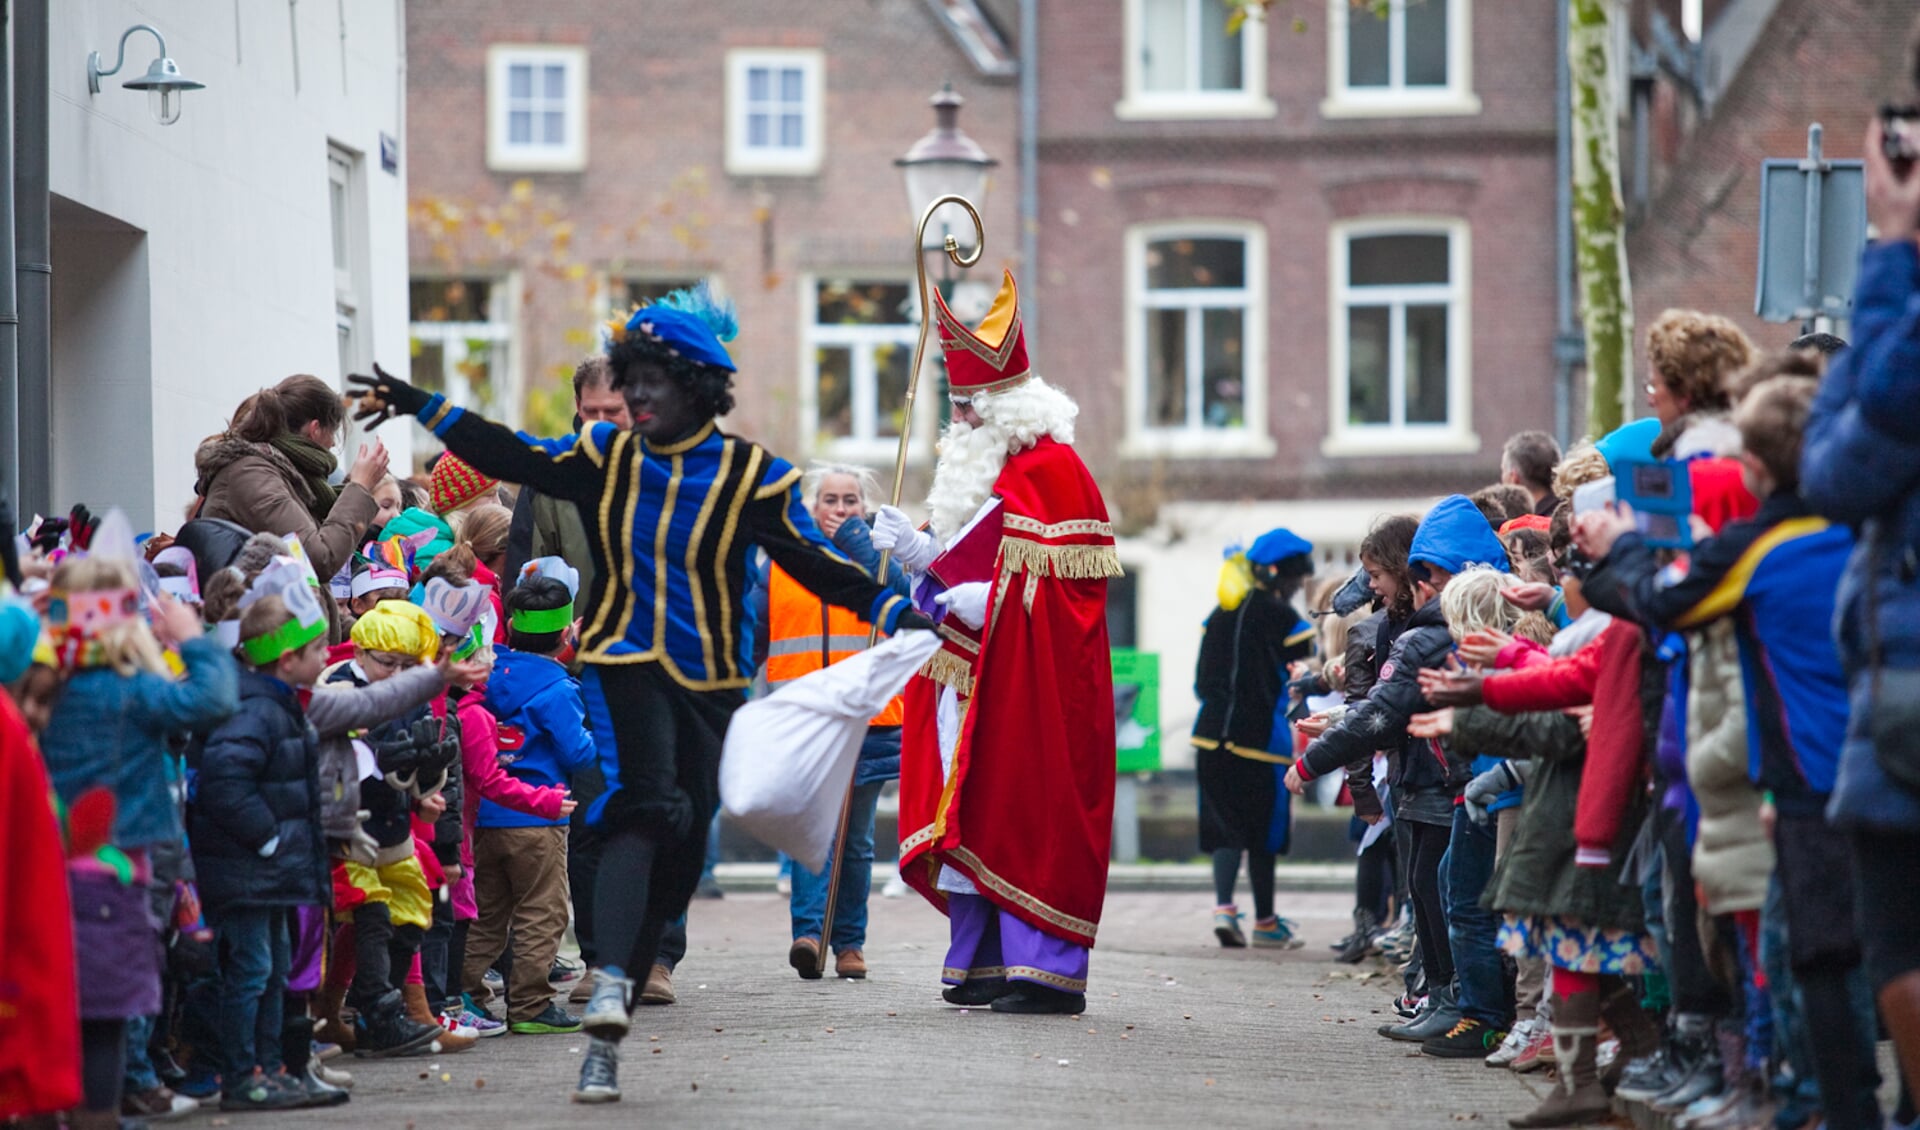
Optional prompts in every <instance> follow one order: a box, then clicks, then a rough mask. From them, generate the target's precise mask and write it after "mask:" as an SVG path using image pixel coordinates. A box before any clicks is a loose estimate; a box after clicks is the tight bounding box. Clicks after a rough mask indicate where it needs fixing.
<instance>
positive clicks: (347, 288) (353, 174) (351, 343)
mask: <svg viewBox="0 0 1920 1130" xmlns="http://www.w3.org/2000/svg"><path fill="white" fill-rule="evenodd" d="M358 172H359V161H358V159H357V158H355V156H354V155H353V154H352V153H349V152H347V151H346V150H344V149H341V148H340V147H339V146H333V145H330V146H328V147H327V214H328V220H329V223H330V225H331V228H332V236H333V240H332V242H333V321H334V337H335V343H336V347H337V350H338V353H339V361H340V378H341V380H342V381H343V382H344V381H345V379H346V376H347V374H348V373H351V372H355V371H358V370H360V369H361V368H362V366H363V365H364V362H363V361H362V360H361V357H360V342H361V336H362V334H361V322H360V313H361V301H362V297H363V295H364V294H365V292H366V284H365V282H364V280H363V272H364V271H365V270H366V255H365V248H366V239H365V236H364V234H363V233H364V231H365V228H364V227H363V226H362V223H361V212H360V202H359V199H358V187H359V186H358V178H357V174H358Z"/></svg>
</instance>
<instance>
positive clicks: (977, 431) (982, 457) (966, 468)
mask: <svg viewBox="0 0 1920 1130" xmlns="http://www.w3.org/2000/svg"><path fill="white" fill-rule="evenodd" d="M1007 449H1008V436H1007V433H1006V432H1005V431H1003V430H1001V429H999V428H996V427H994V426H993V425H992V424H985V425H982V426H981V427H978V428H976V427H972V426H970V425H968V424H965V423H962V422H960V421H958V420H955V421H954V422H953V423H951V424H949V425H948V426H947V430H946V432H945V434H943V435H942V436H941V437H940V446H939V447H938V448H937V449H936V450H937V452H938V454H939V457H940V458H939V462H938V463H936V464H935V465H934V468H933V489H932V490H931V491H929V492H928V493H927V510H928V512H929V514H930V516H931V520H932V524H933V536H934V537H936V538H938V539H939V540H940V544H941V545H943V546H944V545H946V544H947V542H948V540H949V539H950V538H952V537H953V535H954V534H957V533H959V532H960V530H961V529H963V528H964V527H965V526H966V524H967V523H968V522H969V521H971V520H972V519H973V516H974V515H975V514H977V513H979V511H980V507H981V506H982V505H983V504H985V502H986V501H987V499H988V497H990V496H991V495H992V494H993V484H994V480H996V479H998V478H999V477H1000V469H1001V468H1002V467H1005V466H1006V465H1007V454H1008V450H1007Z"/></svg>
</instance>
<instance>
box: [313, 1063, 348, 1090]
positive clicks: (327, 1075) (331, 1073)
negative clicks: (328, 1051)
mask: <svg viewBox="0 0 1920 1130" xmlns="http://www.w3.org/2000/svg"><path fill="white" fill-rule="evenodd" d="M307 1069H308V1070H309V1071H312V1072H313V1077H314V1078H316V1079H318V1080H320V1081H321V1082H322V1083H325V1084H326V1085H327V1086H329V1087H338V1088H340V1089H341V1090H343V1091H351V1090H353V1074H352V1073H351V1072H348V1071H343V1070H341V1069H340V1068H338V1067H334V1066H333V1065H331V1064H329V1063H327V1062H325V1061H324V1060H320V1059H317V1058H316V1059H314V1060H313V1061H312V1062H310V1063H309V1064H308V1065H307Z"/></svg>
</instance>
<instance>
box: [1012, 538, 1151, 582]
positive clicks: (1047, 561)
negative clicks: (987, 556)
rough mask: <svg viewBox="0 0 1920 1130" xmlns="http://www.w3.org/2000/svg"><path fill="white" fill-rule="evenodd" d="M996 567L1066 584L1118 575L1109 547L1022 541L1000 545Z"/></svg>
mask: <svg viewBox="0 0 1920 1130" xmlns="http://www.w3.org/2000/svg"><path fill="white" fill-rule="evenodd" d="M1000 566H1001V568H1003V569H1005V570H1006V571H1007V572H1009V573H1022V572H1032V573H1034V574H1037V575H1039V576H1042V577H1058V578H1060V579H1061V580H1066V581H1097V580H1103V579H1105V578H1107V577H1118V576H1120V575H1122V573H1123V570H1122V569H1121V568H1120V551H1119V550H1117V549H1115V548H1114V547H1113V546H1110V545H1041V544H1040V543H1038V542H1032V541H1027V540H1025V539H1023V538H1007V539H1006V540H1004V541H1002V542H1001V543H1000Z"/></svg>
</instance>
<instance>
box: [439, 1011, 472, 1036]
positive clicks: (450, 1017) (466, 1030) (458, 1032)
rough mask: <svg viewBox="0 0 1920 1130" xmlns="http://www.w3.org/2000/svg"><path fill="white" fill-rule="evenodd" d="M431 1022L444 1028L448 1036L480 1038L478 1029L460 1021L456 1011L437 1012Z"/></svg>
mask: <svg viewBox="0 0 1920 1130" xmlns="http://www.w3.org/2000/svg"><path fill="white" fill-rule="evenodd" d="M433 1022H434V1023H435V1024H438V1025H439V1026H440V1027H441V1028H443V1029H445V1030H446V1033H447V1035H449V1036H457V1037H459V1038H461V1039H463V1040H477V1039H479V1038H480V1029H478V1028H476V1027H474V1026H473V1025H471V1024H468V1023H466V1022H464V1021H462V1020H461V1019H460V1014H458V1013H453V1012H442V1013H438V1014H436V1015H435V1016H434V1018H433Z"/></svg>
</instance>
